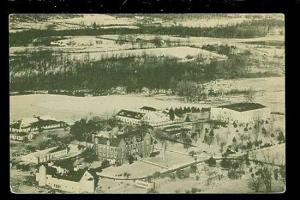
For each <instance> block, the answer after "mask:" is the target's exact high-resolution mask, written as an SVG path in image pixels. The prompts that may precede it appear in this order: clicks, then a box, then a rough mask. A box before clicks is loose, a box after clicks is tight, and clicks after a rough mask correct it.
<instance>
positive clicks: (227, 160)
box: [220, 158, 232, 169]
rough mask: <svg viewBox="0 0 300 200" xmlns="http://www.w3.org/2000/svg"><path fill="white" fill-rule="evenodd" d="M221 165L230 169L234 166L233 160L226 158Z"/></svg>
mask: <svg viewBox="0 0 300 200" xmlns="http://www.w3.org/2000/svg"><path fill="white" fill-rule="evenodd" d="M220 165H221V167H223V168H225V169H230V168H231V167H232V162H231V160H229V159H226V158H224V159H222V161H221V163H220Z"/></svg>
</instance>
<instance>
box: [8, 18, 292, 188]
mask: <svg viewBox="0 0 300 200" xmlns="http://www.w3.org/2000/svg"><path fill="white" fill-rule="evenodd" d="M8 62H9V104H10V105H9V114H10V116H9V118H10V119H9V157H10V163H9V165H10V166H9V169H10V174H9V177H10V190H11V192H12V193H15V194H79V193H81V194H176V193H178V194H180V193H181V194H225V193H229V194H256V193H257V194H265V193H272V194H273V193H275V194H276V193H284V192H285V191H286V156H285V155H286V145H285V136H286V134H285V119H286V117H285V107H286V104H285V16H284V14H281V13H268V14H262V13H259V14H258V13H247V14H241V13H239V14H238V13H226V14H225V13H205V14H203V13H193V14H192V13H180V14H172V13H161V14H142V13H139V14H108V13H107V14H75V13H74V14H10V15H9V61H8Z"/></svg>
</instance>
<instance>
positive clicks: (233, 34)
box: [9, 19, 284, 46]
mask: <svg viewBox="0 0 300 200" xmlns="http://www.w3.org/2000/svg"><path fill="white" fill-rule="evenodd" d="M283 26H284V22H283V21H281V20H276V19H260V20H251V21H248V22H243V23H240V24H235V25H226V26H217V27H184V26H181V25H176V26H170V27H163V26H153V25H139V27H140V28H139V29H127V28H115V29H101V27H100V26H97V25H93V24H92V25H91V26H88V27H84V28H78V29H74V30H55V29H52V28H49V29H47V30H38V29H31V30H25V31H20V32H15V33H10V37H9V45H10V46H27V45H28V44H31V43H32V42H33V41H34V40H35V39H36V38H40V37H53V36H87V35H89V36H97V35H126V34H127V35H128V34H157V35H178V36H183V37H188V36H193V37H219V38H253V37H263V36H266V35H267V33H268V32H269V30H270V29H271V28H273V27H283Z"/></svg>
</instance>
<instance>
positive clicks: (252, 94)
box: [245, 88, 255, 103]
mask: <svg viewBox="0 0 300 200" xmlns="http://www.w3.org/2000/svg"><path fill="white" fill-rule="evenodd" d="M245 100H246V102H249V103H252V102H254V100H255V91H254V90H253V88H250V89H249V90H248V91H247V94H246V95H245Z"/></svg>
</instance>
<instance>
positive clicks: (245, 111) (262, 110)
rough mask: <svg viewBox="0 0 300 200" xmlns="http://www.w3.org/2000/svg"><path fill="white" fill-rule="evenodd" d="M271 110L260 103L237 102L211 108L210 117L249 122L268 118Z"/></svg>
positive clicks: (227, 120) (219, 119)
mask: <svg viewBox="0 0 300 200" xmlns="http://www.w3.org/2000/svg"><path fill="white" fill-rule="evenodd" d="M270 114H271V111H270V109H269V108H268V107H266V106H264V105H262V104H259V103H235V104H230V105H224V106H219V107H216V108H211V113H210V119H211V120H218V121H224V122H233V121H236V122H237V123H249V122H254V121H256V120H267V119H269V118H270Z"/></svg>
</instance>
